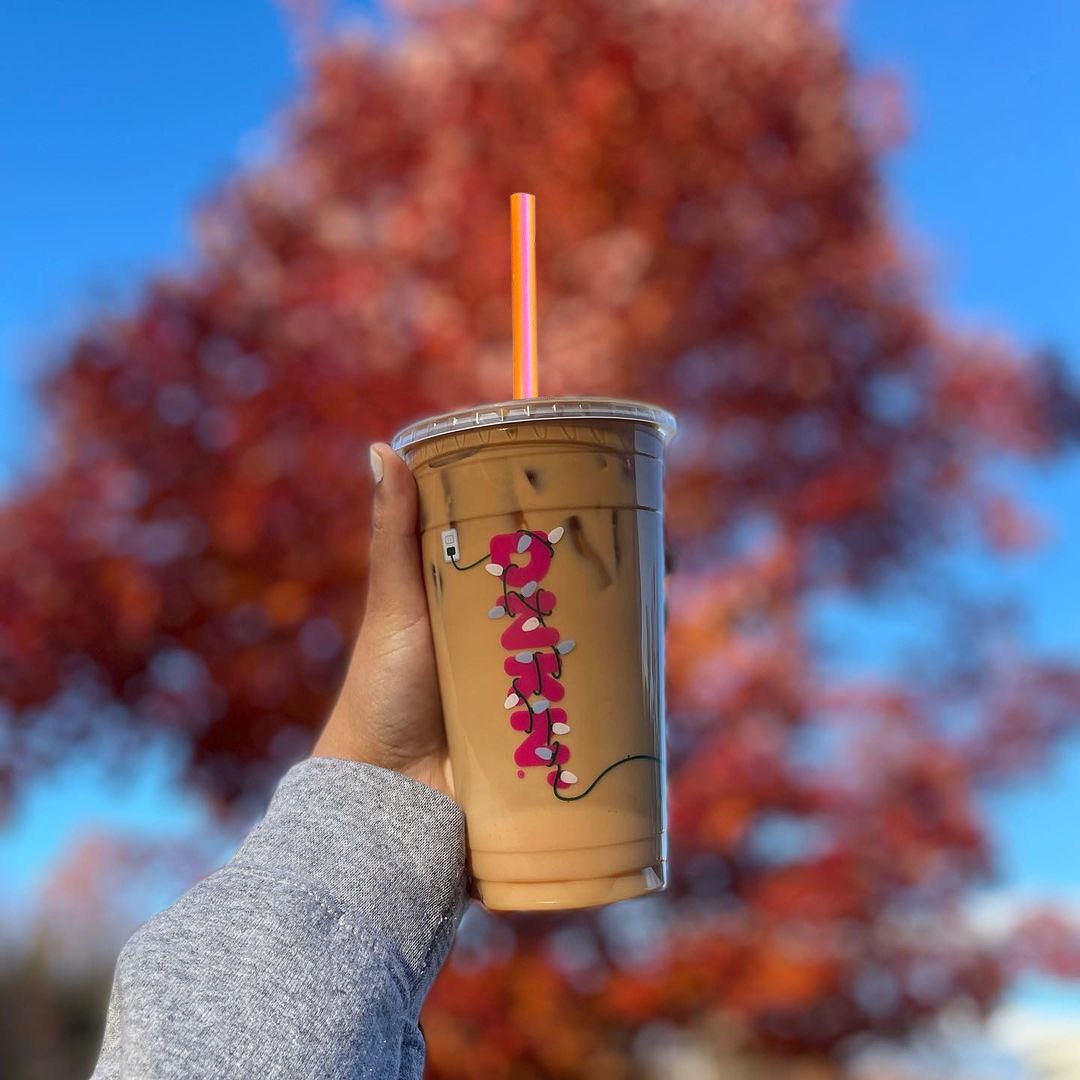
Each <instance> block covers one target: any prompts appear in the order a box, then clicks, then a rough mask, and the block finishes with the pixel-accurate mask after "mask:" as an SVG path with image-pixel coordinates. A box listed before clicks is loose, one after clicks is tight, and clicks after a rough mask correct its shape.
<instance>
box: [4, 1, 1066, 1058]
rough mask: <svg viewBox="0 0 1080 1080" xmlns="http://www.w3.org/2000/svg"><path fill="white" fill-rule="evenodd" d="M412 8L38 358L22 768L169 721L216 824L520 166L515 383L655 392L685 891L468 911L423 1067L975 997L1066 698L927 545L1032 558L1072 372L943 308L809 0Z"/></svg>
mask: <svg viewBox="0 0 1080 1080" xmlns="http://www.w3.org/2000/svg"><path fill="white" fill-rule="evenodd" d="M399 14H400V20H401V21H400V23H399V25H398V28H397V30H396V32H395V34H394V35H392V38H391V41H390V42H389V43H386V42H379V41H377V40H376V39H374V38H372V39H366V38H363V37H361V36H358V35H356V34H344V33H342V34H340V35H338V36H336V37H332V38H331V39H329V40H328V41H326V42H325V43H324V44H323V45H322V46H320V47H319V48H318V49H317V50H316V51H315V52H314V53H313V55H312V56H311V58H310V66H309V74H308V79H307V83H306V85H305V87H304V88H303V91H302V92H301V94H300V96H299V98H298V100H297V101H296V103H295V105H294V107H293V108H292V109H291V110H290V112H289V114H288V116H287V117H286V118H285V119H284V121H283V128H282V138H281V148H280V151H279V153H278V156H277V157H276V159H275V160H274V161H273V162H272V163H270V164H267V165H265V166H263V167H261V168H258V169H256V170H253V171H251V172H249V173H247V174H246V175H242V176H240V177H238V178H237V179H236V180H235V181H234V182H232V183H231V184H230V185H229V186H228V188H227V189H226V190H224V191H223V192H221V193H219V194H218V196H216V197H215V198H214V199H213V200H211V201H210V202H209V203H208V204H207V205H206V206H205V208H204V209H203V211H202V212H201V213H200V215H199V217H198V222H197V230H198V237H199V252H200V254H199V256H198V259H197V262H196V264H195V265H194V266H193V268H192V269H191V270H190V272H188V273H186V274H184V275H183V276H179V277H175V278H171V279H164V278H163V279H159V280H155V281H153V282H151V283H150V284H148V285H147V287H146V290H145V293H144V295H143V297H142V299H141V300H140V302H139V303H138V304H137V306H136V307H135V309H134V310H133V311H131V312H130V313H127V314H124V315H118V316H111V317H103V318H102V319H101V320H100V321H99V322H98V324H97V325H94V326H92V327H88V328H87V330H86V332H85V333H84V334H83V335H82V336H81V337H80V338H79V339H78V340H77V341H76V342H74V343H73V344H72V345H71V348H70V350H69V351H68V353H67V355H66V357H65V359H64V361H63V363H62V364H60V365H59V367H58V368H57V370H56V372H55V374H54V375H53V376H52V378H51V381H50V383H49V386H48V391H47V392H48V400H49V404H50V407H51V409H52V416H53V418H54V421H55V427H56V431H57V433H58V442H59V447H58V452H57V454H56V456H55V458H54V460H53V461H52V462H50V463H49V464H48V466H47V467H46V468H45V469H44V470H43V471H42V473H41V475H40V477H39V478H38V479H37V480H35V481H34V482H33V483H32V484H29V485H28V486H27V487H26V488H25V490H23V491H22V492H21V493H20V494H19V495H18V496H17V497H16V498H15V499H13V500H12V501H11V502H10V503H9V504H8V505H7V506H6V507H5V508H4V509H3V510H2V522H3V528H2V533H0V607H2V610H3V612H4V619H3V627H2V630H0V677H2V680H3V682H2V694H3V698H4V699H5V700H6V702H7V703H8V705H9V707H10V709H11V712H10V716H9V718H8V722H7V727H8V736H9V738H8V739H7V740H6V741H5V743H4V744H3V745H4V750H3V754H4V758H3V770H4V777H5V779H6V782H7V788H8V791H9V792H10V793H15V792H17V791H18V789H19V787H20V786H21V785H22V784H23V783H24V782H25V781H26V780H27V779H28V778H29V777H31V776H32V775H34V774H35V773H36V772H38V771H40V770H42V769H44V768H47V767H48V766H49V765H51V764H52V763H53V762H55V761H57V760H59V759H60V758H62V756H63V755H65V754H68V753H70V752H71V751H72V749H73V748H76V747H81V746H87V745H90V744H94V745H95V746H97V745H100V744H101V742H102V740H104V742H105V745H106V746H107V747H108V748H110V752H113V753H117V754H123V753H126V752H127V751H128V749H129V748H130V747H131V746H132V745H135V744H137V742H138V740H139V739H140V738H142V737H144V736H145V735H146V734H147V733H159V732H167V733H170V734H171V735H174V736H180V737H181V738H182V740H183V741H184V743H185V744H186V745H189V746H190V751H191V757H190V764H189V765H188V767H187V773H186V775H187V778H188V780H189V781H190V782H191V783H192V784H194V785H197V786H198V787H199V788H200V789H201V790H203V791H204V792H205V793H206V794H207V796H208V797H211V798H213V799H215V800H217V801H218V802H220V803H221V804H222V805H227V804H229V803H232V802H235V801H236V800H238V799H242V798H245V797H251V796H260V797H261V795H263V794H264V793H265V792H266V791H267V790H268V788H269V786H270V785H271V784H272V782H273V781H274V779H275V778H276V777H277V776H278V775H279V774H280V772H281V771H282V769H283V768H284V767H285V766H286V765H287V764H288V763H289V762H291V761H292V760H295V758H296V757H297V756H298V755H299V754H300V753H302V752H303V749H304V747H305V746H306V745H307V742H306V740H307V739H308V738H309V736H310V733H311V732H312V730H313V729H314V728H315V727H316V726H317V725H318V724H319V722H320V720H321V718H322V717H323V716H324V715H325V712H326V709H327V707H328V704H329V701H330V698H331V696H332V694H333V693H334V690H335V687H336V685H337V680H338V679H339V677H340V674H341V664H342V660H343V657H344V654H345V651H346V650H345V646H346V645H347V643H348V641H349V638H350V635H351V634H352V633H353V631H354V629H355V626H356V623H357V618H358V614H359V611H360V601H361V596H362V589H363V583H364V575H365V559H366V538H365V532H366V526H367V514H368V496H369V490H368V480H367V477H366V472H365V469H366V466H365V461H366V445H367V443H368V442H369V441H371V440H372V439H374V438H377V437H378V438H383V437H386V436H387V435H388V434H390V433H391V432H392V431H393V430H394V429H395V428H397V427H398V426H399V425H401V424H403V423H405V422H406V421H408V420H410V419H413V418H415V417H417V416H418V415H421V414H426V413H429V412H435V411H439V410H441V409H443V408H444V407H450V406H453V405H457V404H463V403H468V402H472V401H477V400H485V399H487V400H491V399H499V398H503V397H505V396H508V378H509V376H508V356H509V349H508V341H509V314H510V307H509V302H508V296H509V292H508V287H509V282H508V278H509V261H508V240H507V212H508V211H507V204H508V195H509V194H510V193H511V192H512V191H516V190H527V191H533V192H535V193H536V195H537V200H538V208H539V235H540V251H539V260H540V265H539V279H540V280H539V291H540V299H541V319H542V324H541V350H542V383H543V389H544V391H545V392H547V393H555V394H558V393H581V392H588V393H596V394H608V393H613V394H619V395H622V396H633V397H640V398H644V399H646V400H653V401H657V402H659V403H661V404H663V405H665V406H667V407H669V408H671V409H672V410H673V411H674V412H676V413H677V415H678V416H679V418H680V421H681V434H680V437H679V439H678V441H677V442H676V444H675V445H674V447H673V451H672V457H671V467H670V472H669V478H668V499H669V514H668V529H669V534H670V540H671V545H672V549H673V551H674V552H675V557H676V572H675V573H674V575H673V576H672V578H671V581H670V587H669V608H670V628H669V667H670V692H669V709H670V717H669V719H670V727H671V736H670V737H671V781H672V791H673V795H672V804H671V820H670V824H671V866H672V879H673V882H672V886H671V889H670V890H669V891H668V892H667V893H666V894H665V895H664V896H663V897H661V898H659V899H655V900H650V901H645V902H641V903H636V904H634V905H623V906H621V907H616V908H614V909H610V910H607V911H602V912H599V913H597V912H587V913H577V914H569V915H566V916H562V917H559V918H555V917H529V918H520V919H519V918H514V919H501V918H498V919H497V918H495V917H494V916H488V915H485V914H484V913H483V912H481V911H475V912H474V913H473V914H471V915H470V916H469V919H468V920H467V922H466V925H465V927H464V928H463V931H462V935H461V941H460V943H459V947H458V950H457V952H456V954H455V958H454V960H453V961H452V962H451V964H450V965H449V966H448V967H447V969H446V971H445V972H444V974H443V975H442V977H441V978H440V981H439V983H438V985H437V987H436V990H435V992H434V994H433V996H432V998H431V1000H430V1002H429V1005H428V1009H427V1012H426V1015H425V1028H426V1030H427V1033H428V1038H429V1045H430V1068H431V1072H432V1075H434V1076H438V1077H446V1078H450V1077H454V1078H457V1077H485V1078H489V1077H500V1076H502V1077H506V1076H511V1075H512V1076H513V1077H523V1078H527V1077H576V1076H590V1077H623V1076H629V1075H631V1074H632V1072H633V1068H634V1066H633V1061H634V1056H635V1052H636V1050H639V1049H640V1033H641V1032H642V1031H643V1030H648V1026H649V1025H655V1024H656V1023H657V1022H662V1023H665V1024H669V1025H672V1026H673V1027H674V1028H676V1029H686V1030H691V1029H692V1030H694V1031H701V1030H707V1029H711V1027H710V1026H711V1025H715V1024H716V1023H717V1022H722V1025H723V1026H724V1028H725V1030H735V1031H738V1032H740V1033H742V1037H745V1038H746V1039H747V1040H749V1042H751V1043H752V1044H753V1045H757V1046H762V1047H769V1048H771V1051H772V1052H785V1053H786V1052H789V1051H790V1052H792V1053H794V1052H796V1051H797V1052H800V1053H806V1052H813V1053H821V1054H832V1055H834V1056H836V1057H837V1058H839V1057H842V1056H843V1054H844V1053H845V1051H846V1048H847V1047H849V1046H850V1045H851V1043H850V1041H849V1040H850V1037H851V1036H853V1035H856V1034H859V1033H867V1032H869V1033H874V1034H878V1035H884V1036H890V1035H897V1036H899V1035H903V1034H904V1033H906V1032H908V1031H910V1030H911V1029H912V1027H913V1026H914V1025H917V1024H918V1023H920V1022H921V1021H923V1020H925V1019H929V1018H932V1017H934V1016H936V1015H938V1014H940V1013H941V1012H942V1010H944V1009H945V1008H946V1007H949V1006H955V1005H956V1004H957V1003H958V1002H967V1003H968V1004H969V1006H970V1007H971V1008H972V1009H973V1010H975V1011H979V1010H983V1009H985V1008H987V1007H989V1006H990V1005H991V1004H992V1002H993V1001H994V999H995V997H996V995H997V994H998V993H999V991H1000V989H1001V987H1002V986H1003V985H1004V984H1005V982H1006V981H1007V980H1008V978H1009V976H1010V973H1011V971H1012V970H1013V964H1014V962H1015V956H1014V954H1013V953H1009V954H1008V955H1006V954H1004V953H1002V952H1001V951H1000V950H998V949H996V948H995V947H993V946H992V945H990V944H987V943H986V942H985V941H983V940H981V939H979V938H978V937H977V935H976V934H975V933H974V931H973V930H972V929H971V928H970V926H969V925H968V923H967V921H966V919H965V917H964V908H963V903H964V900H965V897H966V896H967V895H968V894H969V892H970V890H971V888H972V887H973V886H974V885H976V884H978V883H981V882H983V881H985V880H987V879H988V876H989V875H990V874H991V872H992V868H993V860H992V850H991V845H990V841H989V838H988V836H987V834H986V829H985V825H984V822H983V820H982V817H981V814H980V807H979V804H978V803H977V801H976V795H977V793H978V791H979V789H980V787H982V786H983V785H985V784H986V783H989V782H991V781H993V780H996V779H1000V778H1002V777H1004V776H1008V775H1011V774H1012V773H1013V772H1015V771H1016V770H1017V769H1018V768H1021V767H1027V766H1030V765H1032V764H1036V763H1037V762H1038V761H1039V760H1040V755H1041V754H1043V753H1044V752H1045V751H1046V749H1047V748H1048V747H1049V746H1050V745H1052V740H1053V739H1054V738H1055V737H1056V736H1057V735H1058V734H1060V733H1061V732H1062V731H1064V730H1066V729H1067V728H1068V727H1069V726H1070V725H1071V724H1072V722H1073V721H1074V719H1075V717H1076V712H1077V704H1078V702H1080V681H1078V678H1077V673H1076V672H1075V671H1074V670H1072V669H1070V668H1065V667H1061V666H1055V665H1052V664H1049V663H1045V662H1041V661H1039V659H1038V658H1036V657H1031V656H1027V655H1025V654H1024V653H1023V651H1022V650H1021V649H1020V648H1019V647H1018V646H1017V645H1016V644H1015V642H1014V641H1012V639H1011V638H1010V637H1009V636H1008V632H1007V628H1004V629H1003V628H1002V626H1001V625H1000V623H999V622H997V621H992V620H991V619H990V618H989V616H988V615H987V613H986V612H983V611H980V610H979V609H978V607H977V606H976V605H974V604H972V603H970V602H968V601H967V600H965V599H964V598H963V597H961V596H960V595H959V594H958V593H957V592H956V590H955V589H954V587H953V586H952V584H951V583H950V580H949V579H948V577H947V576H946V574H945V571H944V569H943V567H942V564H941V562H940V560H939V559H938V555H939V554H940V552H941V551H943V550H944V549H945V548H946V547H947V546H948V545H950V544H955V543H961V542H962V543H966V544H973V543H979V542H982V543H985V544H988V545H989V546H990V547H991V548H992V549H993V550H996V551H1004V550H1006V549H1009V548H1012V547H1015V546H1018V545H1021V544H1023V543H1026V542H1029V541H1030V539H1031V530H1030V526H1029V523H1028V522H1027V520H1026V517H1025V515H1024V513H1023V509H1022V508H1021V507H1018V506H1016V505H1014V504H1013V502H1012V501H1011V500H1010V498H1009V496H1008V494H1007V492H1004V491H1001V490H998V489H997V488H996V487H995V486H994V483H993V479H992V477H993V475H994V474H993V471H992V469H991V466H992V464H993V463H994V461H995V460H997V459H998V458H999V457H1000V456H1001V455H1002V454H1018V455H1026V456H1035V455H1051V454H1053V453H1055V452H1056V451H1057V450H1058V449H1059V448H1060V447H1061V445H1062V443H1063V440H1064V439H1065V438H1066V437H1067V436H1068V435H1069V434H1070V430H1069V429H1070V428H1071V427H1072V426H1073V421H1074V419H1075V416H1076V410H1075V409H1074V408H1070V407H1066V406H1067V404H1068V401H1069V391H1068V388H1067V387H1066V386H1065V385H1064V384H1063V382H1062V379H1061V376H1060V373H1059V372H1058V371H1057V369H1056V368H1055V367H1054V366H1053V365H1052V364H1050V363H1049V362H1047V361H1039V360H1036V359H1033V358H1031V357H1026V356H1022V355H1018V354H1017V353H1016V352H1014V351H1013V350H1011V349H1010V348H1009V347H1007V346H1006V345H1004V344H1002V343H1001V342H998V341H995V340H987V339H983V338H978V339H976V338H972V337H969V336H964V335H962V334H960V333H957V332H953V331H952V330H950V328H949V327H947V326H944V325H942V324H941V322H940V321H939V320H938V319H937V318H936V317H935V315H934V314H933V312H932V311H931V310H930V309H929V307H928V306H927V303H926V300H925V297H924V296H923V294H922V291H921V285H920V282H919V280H918V277H917V274H916V273H915V271H914V269H913V266H912V264H911V263H910V261H909V259H908V256H907V255H906V253H905V251H904V249H903V246H902V244H901V243H900V241H899V240H898V237H897V235H896V234H895V232H894V230H893V229H892V227H891V226H890V223H889V221H888V219H887V215H886V212H885V207H884V203H883V199H882V192H881V185H880V181H879V178H878V158H879V155H880V154H881V153H882V152H884V150H885V149H886V148H887V147H888V145H889V144H890V142H891V141H892V140H893V139H894V137H895V136H896V120H895V117H896V106H895V102H894V101H893V99H892V97H891V96H890V92H889V90H888V88H887V87H883V86H881V85H876V84H871V83H865V82H860V80H859V79H858V78H857V77H856V75H855V74H854V73H853V71H852V68H851V64H850V61H849V58H848V57H847V55H846V53H845V50H844V48H843V46H842V44H841V42H840V41H839V39H838V35H837V32H836V30H835V28H834V27H833V26H832V25H831V23H830V20H829V18H828V16H827V15H823V14H821V13H819V12H818V11H817V10H816V9H815V6H814V5H810V4H807V3H800V2H797V0H761V2H759V3H755V4H746V3H739V2H735V0H722V2H720V0H718V2H714V3H700V2H698V0H477V2H475V3H469V4H458V3H432V4H427V3H413V4H410V5H409V7H408V11H407V12H405V13H399ZM865 599H872V600H873V601H874V602H875V603H877V604H878V605H883V606H884V609H885V610H888V609H889V606H890V605H895V607H896V610H897V611H898V612H902V613H903V614H904V617H907V618H912V617H914V616H912V615H911V612H912V610H913V607H912V605H913V604H921V605H924V607H925V609H926V611H927V612H929V614H924V615H920V616H919V619H920V620H921V621H920V622H919V623H918V627H919V628H920V632H921V631H922V630H923V629H924V630H925V636H926V640H927V646H928V647H927V649H926V650H925V652H924V654H922V655H921V656H919V657H917V658H916V659H915V660H913V661H912V663H911V665H910V670H908V671H906V672H905V674H904V676H903V677H902V678H900V677H895V678H893V679H891V680H890V679H889V678H887V677H886V674H884V672H885V671H887V670H889V669H887V668H883V669H882V671H881V672H877V673H874V674H873V675H870V674H867V673H866V672H860V673H858V674H857V675H853V674H851V673H849V672H847V673H846V669H845V668H844V667H843V665H842V664H840V663H833V662H832V657H831V654H830V653H829V650H828V648H827V646H828V645H829V643H827V642H823V641H822V640H821V639H820V636H819V635H818V634H817V633H816V629H815V628H816V626H817V624H816V622H815V617H816V613H818V612H819V611H820V610H822V607H823V605H828V604H829V603H832V602H835V601H837V600H840V601H851V600H865ZM935 613H936V614H935ZM852 625H856V624H855V623H853V624H852ZM935 634H937V635H938V636H937V637H934V636H933V635H935ZM831 644H832V645H834V646H840V647H841V649H840V651H841V653H842V651H843V650H842V646H843V644H844V643H843V641H840V642H835V641H834V642H832V643H831ZM101 752H104V751H101ZM511 1063H513V1067H512V1068H511Z"/></svg>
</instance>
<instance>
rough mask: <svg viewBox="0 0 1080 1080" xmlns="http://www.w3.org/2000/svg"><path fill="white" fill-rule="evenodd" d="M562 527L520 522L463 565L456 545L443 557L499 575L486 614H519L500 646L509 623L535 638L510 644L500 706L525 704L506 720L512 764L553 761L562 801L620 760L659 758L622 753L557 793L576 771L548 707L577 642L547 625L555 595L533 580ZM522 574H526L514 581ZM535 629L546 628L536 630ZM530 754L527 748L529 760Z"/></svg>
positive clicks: (552, 777) (565, 729)
mask: <svg viewBox="0 0 1080 1080" xmlns="http://www.w3.org/2000/svg"><path fill="white" fill-rule="evenodd" d="M563 533H564V529H563V527H562V526H561V525H559V526H556V527H555V528H554V529H552V530H551V531H550V532H537V531H533V530H528V529H519V530H518V531H517V532H516V533H504V534H501V535H498V536H494V537H492V540H491V544H490V545H489V549H488V552H487V554H486V555H484V556H482V557H481V558H479V559H476V560H475V561H474V562H470V563H467V564H465V565H462V564H461V563H459V562H458V559H457V553H456V552H454V553H452V554H451V555H450V561H451V563H452V564H453V566H454V568H455V569H456V570H459V571H466V570H472V569H475V568H476V567H478V566H481V565H483V566H484V569H485V571H486V572H487V573H489V574H491V576H492V577H497V578H499V580H500V582H501V583H502V593H503V595H502V599H501V600H499V601H497V602H496V603H495V605H494V606H493V607H492V608H491V609H490V610H489V611H488V618H490V619H502V618H511V619H515V618H516V619H520V617H521V616H522V615H526V618H524V619H521V621H520V622H518V623H516V624H515V627H511V629H510V630H507V631H506V632H504V634H503V643H504V645H505V644H507V640H508V639H509V640H510V641H515V640H517V636H516V635H515V634H514V633H512V631H513V630H514V629H515V628H516V629H517V630H518V631H520V634H522V635H532V634H539V635H540V637H541V641H540V642H537V643H536V644H533V643H528V647H526V648H523V649H519V650H517V651H515V653H514V655H513V657H512V658H508V659H507V661H506V664H505V668H506V670H507V673H508V674H509V673H511V672H512V671H514V670H515V669H516V673H515V674H513V677H512V679H511V682H510V690H509V693H508V694H507V695H506V699H505V700H504V701H503V708H505V709H507V710H514V709H520V708H521V707H524V710H525V711H524V713H522V712H520V711H518V712H514V713H513V715H512V717H511V726H512V727H513V728H514V729H515V730H517V731H521V732H522V733H523V734H525V735H526V736H527V738H526V740H525V742H524V743H522V745H521V746H520V747H519V748H518V751H517V753H516V755H515V760H517V762H518V764H519V765H522V766H524V765H537V764H539V765H551V766H554V771H552V772H550V773H549V774H548V782H549V783H550V784H551V789H552V792H553V793H554V795H555V798H557V799H559V800H561V801H563V802H576V801H577V800H578V799H582V798H584V797H585V796H586V795H588V794H589V793H590V792H591V791H592V790H593V789H594V788H595V787H596V785H597V784H598V783H599V782H600V781H601V780H602V779H603V778H604V777H605V776H606V775H607V774H608V773H609V772H611V770H612V769H614V768H616V767H618V766H619V765H623V764H625V763H626V762H629V761H655V762H657V763H659V761H660V759H659V758H658V757H657V756H656V755H654V754H628V755H627V756H626V757H623V758H619V759H618V760H617V761H613V762H612V763H611V764H610V765H608V766H607V767H606V768H604V769H603V770H601V772H600V773H599V774H598V775H597V776H596V778H595V779H594V780H593V781H592V783H591V784H589V786H588V787H587V788H585V790H584V791H582V792H580V793H579V794H576V795H566V794H564V789H566V788H569V787H571V786H573V785H574V784H576V783H578V777H577V774H576V773H574V772H571V771H570V770H569V769H566V768H564V764H565V762H566V761H567V760H569V757H570V752H569V748H568V747H567V746H566V745H565V744H564V743H562V742H560V741H559V738H558V737H559V736H564V735H568V734H569V733H570V725H569V724H567V723H566V713H565V712H564V711H563V710H562V709H559V708H553V707H552V702H553V701H559V700H561V699H562V697H563V694H564V692H565V691H564V689H563V686H562V681H561V680H562V674H563V657H564V656H566V655H567V654H568V653H570V652H572V651H573V649H574V647H575V644H576V642H574V641H573V640H572V639H567V640H560V635H559V632H558V630H557V629H555V628H554V627H552V626H549V625H548V623H547V621H546V620H547V619H548V618H550V616H551V615H552V613H553V612H554V608H555V595H554V594H553V593H551V592H549V591H547V590H545V589H542V588H541V587H540V582H541V581H542V580H543V578H544V576H545V575H546V574H547V571H548V569H549V568H550V565H551V560H552V558H553V557H554V554H555V545H556V544H558V542H559V541H560V540H561V539H562V537H563ZM526 554H527V555H528V556H529V561H528V562H527V563H526V564H525V565H524V566H521V565H519V564H518V563H516V562H514V561H513V560H514V557H516V556H523V555H526ZM518 571H521V573H518ZM522 577H526V578H527V579H528V580H526V581H525V582H524V583H523V584H520V585H519V584H517V583H518V582H519V581H520V579H521V578H522ZM511 578H514V579H515V580H514V584H511V580H510V579H511ZM542 631H546V633H541V632H542ZM522 669H524V670H522ZM526 676H528V678H527V679H526ZM538 717H542V721H543V723H544V728H543V734H544V739H543V742H542V743H541V742H539V741H538V740H536V739H535V738H533V736H535V735H537V734H539V733H538V732H537V730H536V722H537V718H538ZM529 754H531V755H532V759H531V760H530V759H529V757H528V755H529ZM524 775H525V773H524V770H523V769H519V771H518V776H519V777H524Z"/></svg>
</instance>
